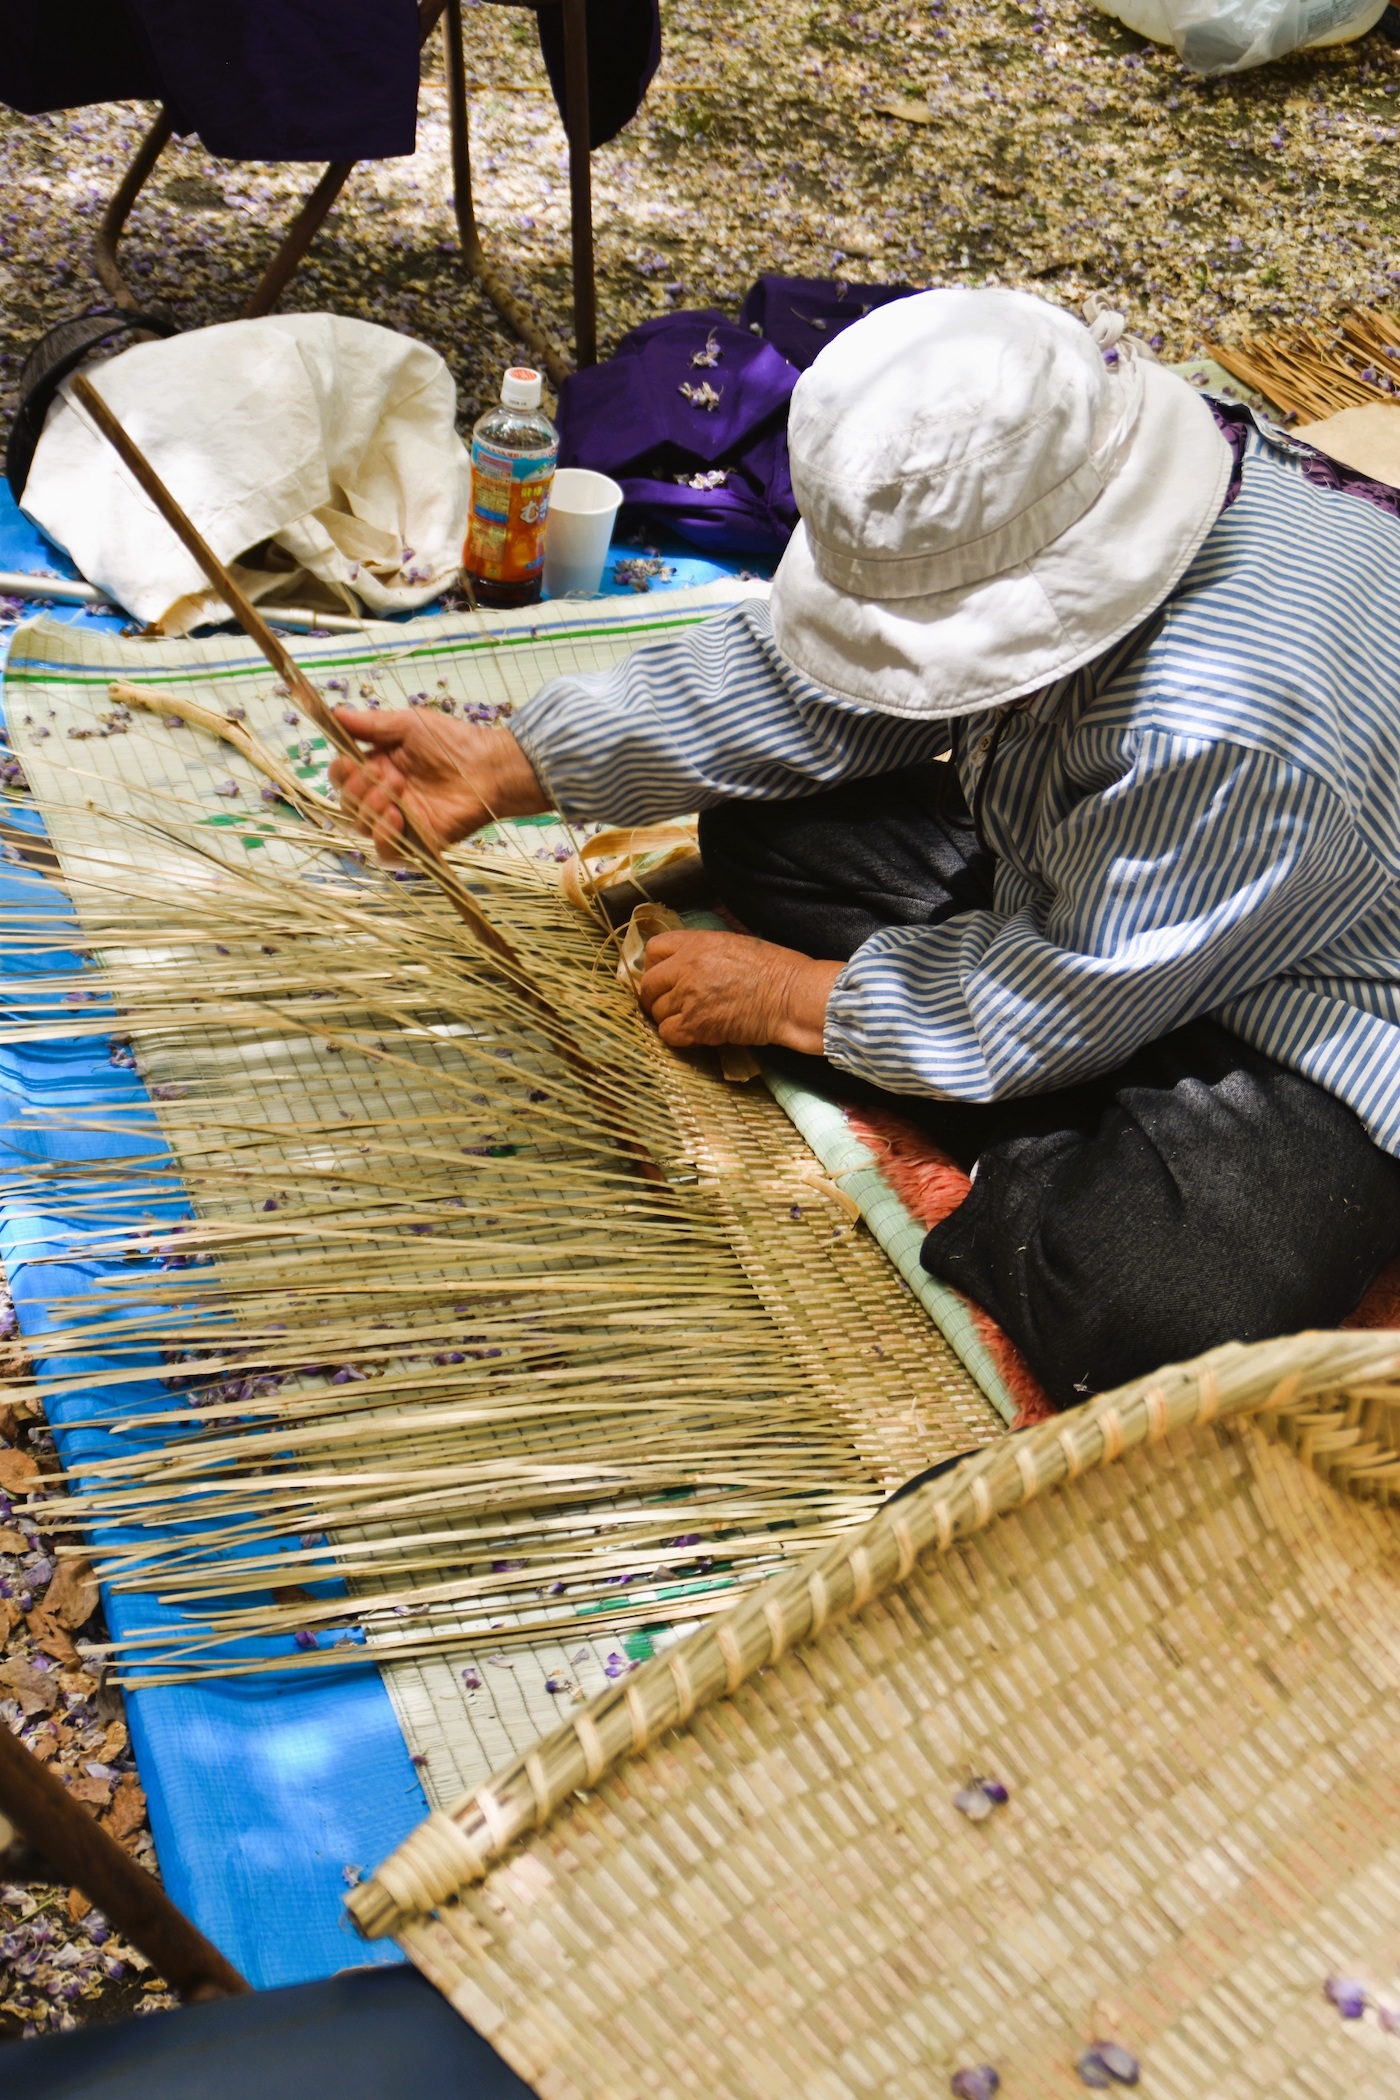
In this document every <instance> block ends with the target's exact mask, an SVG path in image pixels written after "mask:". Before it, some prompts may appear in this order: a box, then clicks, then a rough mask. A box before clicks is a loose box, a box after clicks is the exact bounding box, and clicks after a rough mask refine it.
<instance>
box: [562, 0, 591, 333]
mask: <svg viewBox="0 0 1400 2100" xmlns="http://www.w3.org/2000/svg"><path fill="white" fill-rule="evenodd" d="M563 6H564V107H565V119H564V128H565V130H566V131H567V133H568V135H569V233H570V239H571V241H572V244H573V275H574V355H575V357H576V358H577V359H578V362H579V365H580V367H582V366H584V365H596V364H597V362H598V287H597V283H596V281H595V278H594V274H593V169H592V165H591V158H590V155H591V147H590V135H589V120H588V14H587V8H586V0H563Z"/></svg>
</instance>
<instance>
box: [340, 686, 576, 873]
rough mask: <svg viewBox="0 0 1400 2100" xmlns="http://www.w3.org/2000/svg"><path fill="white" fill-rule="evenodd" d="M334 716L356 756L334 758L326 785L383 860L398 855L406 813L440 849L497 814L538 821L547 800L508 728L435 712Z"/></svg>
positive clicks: (343, 712) (404, 710)
mask: <svg viewBox="0 0 1400 2100" xmlns="http://www.w3.org/2000/svg"><path fill="white" fill-rule="evenodd" d="M336 719H337V720H338V721H340V722H342V723H343V724H344V726H345V727H346V729H348V730H349V732H350V734H351V736H353V737H354V738H355V740H356V742H357V743H360V744H367V745H369V747H370V748H369V750H368V751H367V752H366V753H365V755H364V757H363V758H361V759H353V758H343V757H337V758H335V759H333V760H332V761H331V781H332V783H333V785H334V786H335V787H336V788H338V789H339V791H340V799H341V801H342V802H343V803H344V805H345V808H346V810H347V811H348V813H349V814H350V815H351V816H352V817H353V818H354V820H355V824H356V828H357V829H358V830H360V831H362V832H363V833H364V835H365V837H366V838H368V839H371V840H372V841H373V843H374V850H375V852H376V853H377V854H378V855H379V858H380V859H381V860H383V861H393V860H396V859H397V858H398V847H399V843H400V841H401V839H402V837H403V826H404V813H405V812H407V814H408V816H409V817H410V819H411V820H412V823H413V827H414V830H415V831H417V832H418V834H419V836H420V837H421V838H422V840H423V842H424V844H425V845H427V846H430V847H432V848H434V849H435V850H437V851H439V852H440V851H441V849H442V848H443V847H444V846H450V845H452V844H454V843H455V841H456V840H458V839H464V838H466V837H468V836H469V834H470V833H471V832H473V831H478V830H480V828H481V826H482V825H483V824H490V823H491V822H493V821H494V819H496V818H497V817H535V816H543V815H544V814H545V812H546V811H547V810H548V808H549V801H548V798H547V797H546V795H545V793H544V790H543V789H542V788H541V786H540V784H539V781H538V780H537V779H536V777H535V769H534V767H533V766H532V765H531V764H530V761H529V759H528V758H527V757H526V756H525V753H524V752H523V751H522V750H521V748H520V746H519V744H518V743H517V742H516V741H515V738H514V737H513V736H512V735H511V733H510V731H509V730H508V729H483V728H480V727H478V726H477V725H476V724H475V723H473V722H457V721H454V720H453V719H452V718H451V716H448V715H442V714H440V713H439V712H438V710H437V709H436V708H435V707H434V708H414V707H406V708H397V709H395V711H394V712H393V713H392V714H383V713H380V712H379V711H378V710H375V711H374V712H371V711H369V710H368V709H360V708H348V707H342V708H337V710H336Z"/></svg>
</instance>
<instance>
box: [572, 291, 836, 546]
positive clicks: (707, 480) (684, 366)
mask: <svg viewBox="0 0 1400 2100" xmlns="http://www.w3.org/2000/svg"><path fill="white" fill-rule="evenodd" d="M796 383H797V370H796V367H795V366H793V365H790V364H789V363H788V362H787V360H786V358H784V357H780V356H779V354H778V352H777V351H776V350H775V349H773V347H772V346H771V344H768V343H764V342H760V341H759V340H758V338H757V337H756V336H753V335H751V334H750V333H749V332H748V330H747V329H744V328H739V327H737V326H736V325H735V323H734V322H733V321H730V320H727V319H726V318H725V316H724V315H723V314H722V313H719V312H716V311H714V310H713V309H710V310H707V311H704V312H699V313H678V314H662V315H660V316H659V317H658V318H657V319H656V320H654V321H646V322H644V323H643V325H642V326H641V327H640V328H634V329H633V330H632V331H631V333H630V334H629V335H626V336H624V337H623V339H622V341H621V343H620V344H619V345H618V348H617V351H616V354H615V355H614V356H613V357H611V358H609V359H608V361H607V363H606V364H601V365H593V366H591V367H590V368H589V369H588V370H586V371H583V372H575V373H574V375H573V376H572V378H570V379H567V380H565V382H564V385H563V387H562V389H561V391H560V396H559V417H558V421H559V463H560V465H561V466H567V467H592V468H593V469H594V471H595V472H596V473H599V474H611V475H612V477H613V479H614V480H615V481H617V482H619V483H620V484H621V487H622V490H623V494H624V496H625V498H626V501H627V505H628V507H629V509H631V510H634V511H636V510H640V511H642V512H644V513H645V515H646V516H647V517H650V518H653V519H655V520H657V521H658V522H661V523H664V524H667V525H670V526H671V527H673V529H674V530H675V531H676V532H678V533H680V534H681V535H682V536H683V537H684V538H685V539H688V540H691V541H692V542H693V543H694V544H695V545H696V546H699V547H704V548H706V549H707V550H710V551H716V552H718V551H724V552H729V553H749V554H779V553H781V552H782V550H783V548H784V547H785V546H786V545H787V543H788V539H789V537H790V536H791V533H792V529H793V526H794V525H795V524H796V522H797V509H796V505H795V504H794V502H793V498H792V481H791V478H790V477H789V474H788V465H787V405H788V397H789V395H790V394H791V393H792V390H793V387H794V386H795V385H796Z"/></svg>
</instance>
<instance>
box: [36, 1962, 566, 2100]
mask: <svg viewBox="0 0 1400 2100" xmlns="http://www.w3.org/2000/svg"><path fill="white" fill-rule="evenodd" d="M7 2074H8V2075H7ZM10 2079H13V2080H14V2081H15V2083H16V2086H18V2085H19V2084H21V2083H22V2084H23V2088H24V2093H25V2100H399V2096H400V2095H407V2094H410V2093H419V2094H424V2095H427V2094H431V2095H432V2096H433V2100H531V2089H530V2087H529V2086H527V2085H524V2084H522V2083H521V2081H520V2079H518V2078H517V2077H516V2075H515V2073H514V2071H512V2070H510V2069H509V2068H508V2066H507V2065H505V2064H504V2063H502V2061H501V2059H500V2057H499V2056H497V2054H496V2052H495V2050H494V2049H492V2048H491V2046H490V2044H489V2043H488V2042H485V2041H483V2040H482V2038H481V2036H480V2035H479V2034H478V2033H477V2032H476V2030H475V2028H472V2027H469V2026H468V2025H467V2023H466V2021H465V2020H464V2019H462V2018H461V2016H460V2015H459V2014H457V2013H455V2012H454V2011H453V2010H452V2008H451V2006H450V2005H449V2004H448V2002H447V2000H446V1999H445V1998H443V1997H441V1996H440V1995H439V1994H438V1992H437V1991H435V1990H434V1989H433V1986H432V1985H431V1984H430V1983H428V1982H427V1981H426V1980H425V1979H424V1978H423V1977H422V1976H420V1975H419V1974H418V1971H417V1970H416V1969H408V1968H402V1969H348V1970H343V1971H342V1972H341V1974H340V1975H338V1976H331V1977H328V1978H327V1979H326V1980H325V1981H324V1982H322V1983H303V1984H298V1985H297V1986H296V1987H295V1988H294V1989H291V1990H283V1991H257V1992H254V1993H253V1994H252V1995H251V1996H249V1997H246V1998H223V1999H220V2000H219V2001H218V2002H217V2003H216V2004H212V2005H187V2006H183V2007H181V2009H180V2010H179V2011H178V2012H172V2013H149V2014H147V2015H146V2016H145V2017H144V2018H143V2019H139V2020H122V2021H119V2022H117V2023H115V2024H113V2025H111V2026H107V2027H78V2028H74V2029H73V2030H72V2031H71V2032H70V2033H68V2034H57V2035H48V2036H44V2037H42V2038H41V2039H39V2040H36V2041H28V2042H10V2043H7V2044H5V2045H3V2046H0V2087H4V2088H5V2089H6V2090H9V2081H10Z"/></svg>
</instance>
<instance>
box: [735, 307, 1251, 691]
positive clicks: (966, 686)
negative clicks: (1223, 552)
mask: <svg viewBox="0 0 1400 2100" xmlns="http://www.w3.org/2000/svg"><path fill="white" fill-rule="evenodd" d="M1122 326H1123V324H1122V321H1121V319H1120V318H1119V316H1117V315H1114V314H1109V313H1106V312H1104V313H1100V314H1099V315H1098V317H1097V318H1096V320H1095V322H1094V326H1093V329H1092V330H1091V329H1090V328H1088V327H1086V326H1084V324H1083V323H1082V322H1080V321H1077V320H1075V319H1074V318H1073V317H1072V316H1071V315H1069V314H1066V313H1063V312H1061V310H1060V309H1059V308H1058V307H1054V306H1051V305H1049V304H1048V302H1047V301H1045V300H1043V299H1037V298H1035V297H1033V296H1032V295H1031V294H1030V293H1027V292H1004V291H942V292H922V293H920V294H919V295H918V296H917V297H915V298H912V299H901V300H898V301H896V302H895V303H894V304H893V305H891V306H884V307H881V308H880V309H879V311H878V312H876V313H873V314H869V315H867V317H866V318H865V319H864V320H862V321H857V322H856V324H855V325H854V327H852V328H848V329H846V330H845V332H844V333H843V334H842V335H840V336H838V337H837V339H836V341H835V342H833V343H831V344H829V345H828V346H827V348H826V349H825V350H823V351H822V353H821V356H820V357H819V358H818V359H817V360H816V362H815V364H814V365H813V366H812V367H811V369H810V370H809V371H807V372H805V373H804V374H803V376H802V378H801V379H800V380H799V381H798V383H797V386H796V388H795V390H794V392H793V397H792V407H791V411H790V415H789V421H788V442H789V447H790V452H791V460H792V483H793V489H794V492H795V494H796V497H797V505H798V509H799V510H800V511H801V513H802V522H801V524H800V525H799V526H798V528H797V531H796V533H795V534H794V536H793V538H792V541H791V542H790V544H789V546H788V550H787V552H786V554H785V555H784V556H783V559H782V561H781V562H780V564H779V566H778V572H777V575H776V576H775V577H774V579H773V596H772V607H773V633H774V637H775V639H776V641H777V644H778V647H779V648H780V649H781V650H782V652H783V654H784V656H786V657H787V658H788V659H789V660H790V661H791V662H792V663H794V664H795V665H796V666H797V668H798V669H799V670H801V671H804V672H805V673H806V674H807V676H808V677H809V678H812V679H814V680H815V681H816V682H817V683H818V684H819V685H823V686H825V687H827V689H828V690H829V691H830V692H832V693H834V694H837V695H840V696H842V697H844V698H847V699H851V700H857V701H860V702H862V703H863V704H864V705H866V706H869V707H873V708H877V709H878V710H879V711H880V712H881V713H884V714H891V715H917V716H936V715H959V714H968V713H971V712H972V711H973V710H974V709H977V708H983V707H996V706H999V705H1001V704H1002V703H1004V702H1008V701H1012V700H1018V699H1020V698H1022V697H1023V696H1024V695H1025V694H1027V693H1033V692H1035V691H1036V690H1037V689H1038V688H1039V687H1041V686H1044V685H1048V684H1050V682H1051V681H1052V680H1053V679H1056V678H1062V677H1064V676H1065V675H1066V674H1067V673H1069V672H1070V671H1075V670H1078V669H1079V668H1080V666H1081V665H1083V664H1086V663H1090V662H1092V660H1093V659H1094V657H1096V656H1098V655H1100V654H1101V653H1102V652H1103V651H1104V650H1105V649H1108V648H1110V647H1111V646H1112V644H1113V643H1114V642H1116V641H1118V640H1119V639H1120V638H1121V637H1122V636H1123V635H1125V634H1128V633H1130V632H1131V631H1132V629H1133V628H1134V627H1135V626H1137V624H1138V623H1139V621H1141V620H1144V619H1145V618H1146V617H1147V615H1148V614H1149V613H1150V612H1151V611H1152V610H1153V609H1154V607H1156V606H1158V605H1160V604H1161V603H1162V601H1163V599H1164V598H1166V597H1167V596H1168V595H1169V594H1170V593H1171V591H1172V590H1173V589H1174V588H1175V586H1176V584H1177V582H1178V580H1179V579H1180V577H1181V575H1182V573H1183V571H1184V570H1185V569H1186V567H1187V564H1188V563H1189V562H1190V560H1191V558H1192V556H1193V555H1194V554H1195V552H1196V550H1197V548H1198V547H1199V546H1200V544H1201V542H1202V541H1203V540H1204V538H1205V536H1206V534H1207V533H1208V532H1209V531H1210V528H1211V526H1212V525H1213V524H1214V523H1215V520H1216V518H1217V517H1218V515H1219V513H1220V506H1221V504H1222V502H1223V501H1224V498H1225V491H1226V488H1227V486H1228V484H1229V478H1230V470H1231V455H1230V447H1229V446H1228V445H1227V443H1226V442H1225V439H1224V438H1223V437H1222V436H1221V434H1220V431H1219V430H1218V429H1217V427H1216V424H1215V419H1214V417H1213V416H1212V415H1211V412H1210V410H1209V408H1208V407H1207V405H1206V403H1205V402H1204V401H1203V400H1202V399H1201V398H1200V396H1199V395H1198V394H1196V393H1195V392H1194V391H1193V389H1192V388H1191V387H1190V386H1188V385H1187V383H1186V381H1185V380H1184V379H1180V378H1178V377H1177V376H1176V375H1175V374H1174V373H1171V372H1164V371H1163V370H1162V368H1161V367H1160V366H1159V365H1157V364H1154V363H1153V362H1151V361H1150V359H1149V358H1147V357H1146V356H1144V355H1142V354H1140V353H1139V351H1138V350H1137V348H1136V347H1135V346H1134V345H1132V344H1131V343H1130V342H1128V341H1126V340H1120V338H1122Z"/></svg>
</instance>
